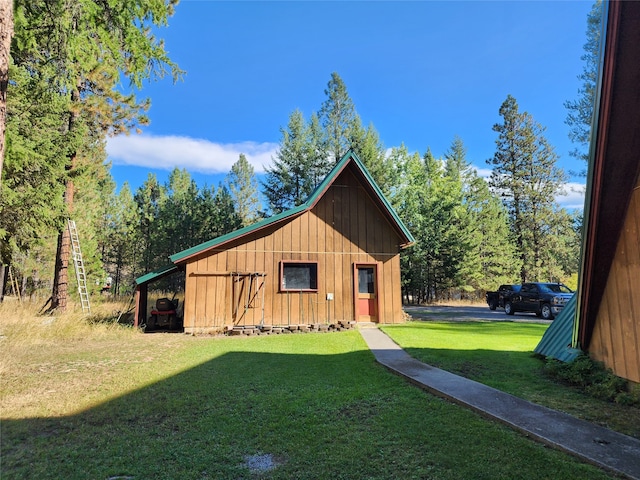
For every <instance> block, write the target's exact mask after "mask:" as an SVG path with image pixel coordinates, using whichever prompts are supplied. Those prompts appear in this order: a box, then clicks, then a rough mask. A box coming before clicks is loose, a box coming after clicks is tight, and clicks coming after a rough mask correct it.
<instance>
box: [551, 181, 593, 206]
mask: <svg viewBox="0 0 640 480" xmlns="http://www.w3.org/2000/svg"><path fill="white" fill-rule="evenodd" d="M585 189H586V186H585V185H584V184H582V183H574V182H570V183H566V184H565V185H564V192H565V193H564V194H563V195H558V196H557V197H556V202H558V203H559V204H560V205H561V206H563V207H564V208H579V209H583V208H584V192H585Z"/></svg>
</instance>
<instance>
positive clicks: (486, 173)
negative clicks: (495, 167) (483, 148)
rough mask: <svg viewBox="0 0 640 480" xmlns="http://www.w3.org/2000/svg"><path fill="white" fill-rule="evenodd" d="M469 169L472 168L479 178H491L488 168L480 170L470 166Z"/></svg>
mask: <svg viewBox="0 0 640 480" xmlns="http://www.w3.org/2000/svg"><path fill="white" fill-rule="evenodd" d="M471 168H474V169H475V171H476V173H477V174H478V176H479V177H481V178H484V179H485V180H486V179H488V178H489V177H490V176H491V169H490V168H480V167H476V166H475V165H471Z"/></svg>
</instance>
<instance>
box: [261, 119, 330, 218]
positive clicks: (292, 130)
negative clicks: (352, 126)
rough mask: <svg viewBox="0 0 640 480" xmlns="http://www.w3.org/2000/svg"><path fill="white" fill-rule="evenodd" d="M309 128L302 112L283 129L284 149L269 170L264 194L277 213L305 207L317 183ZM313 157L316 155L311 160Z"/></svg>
mask: <svg viewBox="0 0 640 480" xmlns="http://www.w3.org/2000/svg"><path fill="white" fill-rule="evenodd" d="M309 132H310V130H309V128H308V127H307V125H306V123H305V120H304V116H303V115H302V112H301V111H300V110H295V111H294V112H293V113H292V114H291V115H290V116H289V123H288V125H287V128H286V129H285V128H280V133H281V139H280V147H279V148H278V151H277V153H276V158H274V159H272V160H273V165H272V166H271V167H267V168H265V172H266V178H265V181H264V182H263V184H262V186H263V193H264V196H265V197H266V199H267V201H268V202H269V207H270V209H271V211H272V212H273V213H276V214H277V213H280V212H282V211H284V210H287V209H289V208H292V207H294V206H296V205H300V204H301V203H303V202H304V201H305V200H306V199H307V198H308V197H309V195H310V194H311V192H312V191H313V189H314V188H315V186H316V184H315V181H316V179H317V177H316V175H314V174H313V173H314V170H315V168H314V167H316V165H314V162H315V161H317V160H318V159H317V157H316V156H315V150H314V148H313V147H314V145H313V144H310V142H309ZM310 154H314V155H313V156H311V157H310Z"/></svg>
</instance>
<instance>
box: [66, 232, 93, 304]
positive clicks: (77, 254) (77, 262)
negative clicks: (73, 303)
mask: <svg viewBox="0 0 640 480" xmlns="http://www.w3.org/2000/svg"><path fill="white" fill-rule="evenodd" d="M68 224H69V236H70V237H71V256H72V257H73V265H74V267H75V270H76V280H77V281H78V293H79V294H80V304H81V305H82V313H91V305H90V304H89V290H88V289H87V274H86V272H85V270H84V262H83V261H82V252H81V251H80V237H79V236H78V229H77V228H76V222H75V221H74V220H71V219H69V222H68Z"/></svg>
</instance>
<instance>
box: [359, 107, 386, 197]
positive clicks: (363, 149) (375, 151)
mask: <svg viewBox="0 0 640 480" xmlns="http://www.w3.org/2000/svg"><path fill="white" fill-rule="evenodd" d="M350 143H351V148H352V149H353V151H354V152H356V154H357V155H358V158H359V159H360V160H361V161H362V163H363V164H364V166H365V167H366V168H367V170H368V171H369V173H370V174H371V176H372V177H373V179H374V180H375V182H376V183H377V184H378V186H379V187H380V190H382V192H383V193H384V194H385V195H390V193H391V188H392V186H393V182H394V181H395V180H396V179H395V178H394V177H395V169H394V165H393V160H392V159H391V158H387V156H386V152H385V148H384V145H383V144H382V141H381V140H380V135H378V132H377V131H376V129H375V127H374V126H373V124H369V126H368V127H367V128H366V129H365V128H363V127H362V122H361V120H360V117H359V116H357V115H356V117H355V118H354V121H353V125H352V127H351V142H350Z"/></svg>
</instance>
